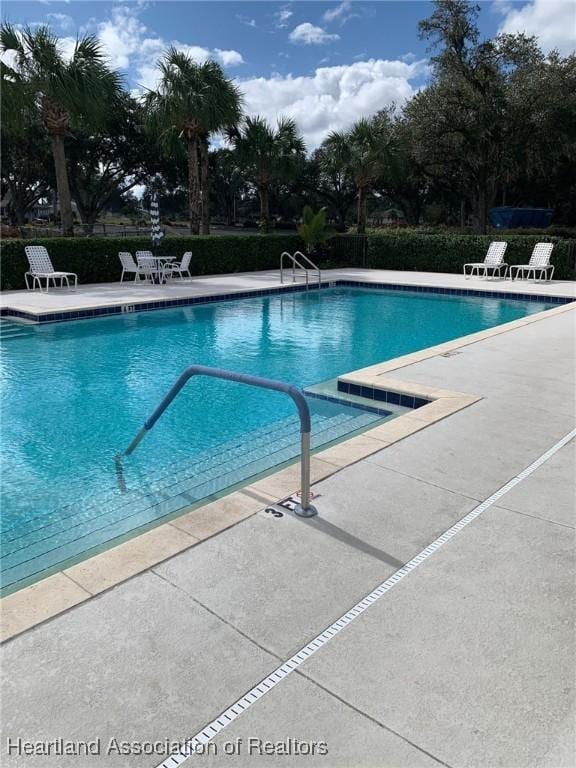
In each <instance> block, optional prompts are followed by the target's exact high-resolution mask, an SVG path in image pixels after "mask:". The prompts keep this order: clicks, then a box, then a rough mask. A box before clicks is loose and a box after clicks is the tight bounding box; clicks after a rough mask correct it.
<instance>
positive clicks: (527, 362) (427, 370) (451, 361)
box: [2, 273, 576, 768]
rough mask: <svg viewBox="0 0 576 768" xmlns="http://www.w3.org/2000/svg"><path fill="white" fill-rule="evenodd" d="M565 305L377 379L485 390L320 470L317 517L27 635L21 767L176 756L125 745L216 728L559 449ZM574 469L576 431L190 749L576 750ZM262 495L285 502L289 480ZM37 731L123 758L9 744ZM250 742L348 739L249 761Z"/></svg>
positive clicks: (254, 535)
mask: <svg viewBox="0 0 576 768" xmlns="http://www.w3.org/2000/svg"><path fill="white" fill-rule="evenodd" d="M387 274H390V273H387ZM410 276H411V277H412V279H414V277H415V273H410ZM260 277H261V276H258V277H257V278H255V279H260ZM457 277H459V276H437V275H436V276H429V275H426V277H425V278H424V279H426V280H429V279H434V280H436V279H440V280H444V279H449V278H450V279H452V278H457ZM244 278H245V276H242V278H241V279H242V280H244ZM214 279H216V278H214ZM229 279H230V280H232V277H230V278H229ZM358 279H364V277H362V278H358ZM406 279H408V278H406ZM380 280H381V277H379V279H378V280H377V282H378V281H380ZM396 281H398V278H397V275H396V276H395V277H394V280H392V282H396ZM470 282H472V281H470ZM477 282H478V283H481V284H482V285H484V286H485V283H484V281H477ZM436 284H445V283H436ZM495 285H496V283H490V290H493V288H492V286H495ZM508 285H509V284H508ZM552 286H554V284H552ZM470 287H472V286H471V285H470ZM525 287H526V288H528V286H525ZM530 287H532V286H530ZM539 288H542V289H543V288H546V289H551V286H549V285H547V286H534V287H533V289H534V290H538V289H539ZM569 289H572V290H573V286H571V285H569V284H563V285H562V288H561V289H559V288H558V287H556V288H555V290H557V291H558V293H557V294H556V295H572V294H570V293H567V291H568V290H569ZM242 290H246V288H243V289H242ZM494 290H495V288H494ZM513 290H517V288H516V286H515V285H514V288H513ZM523 292H525V291H524V286H523ZM558 309H559V310H561V311H558V310H549V311H548V312H546V313H545V314H544V315H540V316H538V317H539V319H538V320H535V319H534V321H531V320H532V318H526V319H525V320H524V321H519V323H517V324H510V325H513V326H514V327H513V328H511V329H508V330H503V329H502V328H500V329H492V332H488V333H487V334H486V335H484V336H483V337H482V338H478V339H477V340H476V341H469V343H468V344H466V346H462V345H457V344H455V343H454V344H452V343H451V344H452V346H451V347H450V348H449V349H445V350H444V352H442V351H438V350H437V351H436V352H435V353H432V354H428V355H420V358H419V359H415V358H413V357H412V359H410V360H406V359H404V360H402V361H389V363H387V364H385V365H384V366H379V367H378V366H376V367H374V368H378V370H376V371H372V374H369V373H366V372H365V374H364V375H372V376H373V377H374V378H375V379H376V378H378V377H382V378H384V377H386V378H388V377H393V379H395V380H401V381H404V382H405V384H406V387H407V388H410V387H414V386H421V387H428V388H430V389H431V390H433V391H442V390H444V391H458V392H460V393H468V395H469V396H473V397H474V401H473V402H471V403H470V404H469V405H468V407H466V408H464V409H462V410H458V411H457V412H454V413H452V415H449V416H447V417H446V418H443V419H442V420H440V421H438V422H437V423H434V424H432V425H430V426H428V427H427V428H426V429H419V430H417V431H414V432H413V433H408V434H406V435H405V436H404V439H402V440H401V441H400V442H396V443H394V444H392V445H389V446H386V447H384V448H383V449H381V450H374V449H375V448H379V446H370V449H371V450H370V452H369V455H367V456H366V457H365V458H362V455H361V453H362V452H361V451H360V452H359V453H357V454H356V458H355V460H356V463H354V464H353V465H352V466H348V467H345V468H343V469H341V470H340V471H336V472H335V473H332V474H331V476H330V477H327V478H326V479H324V480H320V482H318V483H316V485H315V488H314V490H315V491H316V492H317V493H319V494H320V496H319V498H318V500H317V502H316V503H317V506H318V509H319V516H318V518H315V519H313V520H310V521H303V520H301V519H297V518H295V517H293V516H291V515H288V514H287V515H284V516H283V517H281V518H276V517H273V516H271V515H269V514H266V513H265V512H263V511H262V512H257V513H256V514H252V513H249V516H247V517H246V519H244V520H243V521H242V522H239V523H238V524H237V525H235V526H234V527H231V528H229V529H228V530H227V531H225V532H223V533H221V534H220V535H218V536H214V537H213V538H210V539H208V540H207V541H204V542H203V543H201V544H199V545H197V546H193V547H192V548H189V549H187V550H186V551H184V552H182V553H181V554H179V555H177V556H175V557H171V558H169V559H167V560H166V561H165V562H164V563H162V564H160V565H157V566H155V567H154V568H152V569H150V570H148V571H146V572H145V573H142V574H140V575H136V576H134V577H133V578H131V579H130V580H128V581H125V582H124V583H123V584H120V585H118V586H115V587H114V588H112V589H109V590H108V591H105V592H103V593H101V594H100V595H99V596H97V597H94V598H92V599H90V600H88V601H87V602H85V603H84V604H83V605H80V606H78V607H75V608H72V609H70V610H68V611H67V612H66V613H64V614H62V615H60V616H57V617H55V618H53V619H52V620H50V621H48V622H45V623H44V624H41V625H39V626H37V627H35V628H33V629H31V630H29V631H27V632H25V633H23V634H21V635H20V636H18V637H16V638H15V639H13V640H12V641H10V642H8V643H6V644H5V645H4V646H3V649H2V651H3V660H2V670H3V677H4V691H3V697H2V702H3V704H2V706H3V710H4V711H3V718H2V719H3V724H4V726H3V730H4V732H3V744H2V751H3V764H4V761H5V764H6V765H28V764H32V765H34V764H35V765H40V766H44V765H47V766H50V765H58V766H60V765H63V766H66V765H68V764H70V765H71V764H72V763H73V762H74V764H78V763H79V762H80V764H81V765H88V766H89V765H91V764H94V765H102V766H125V765H126V766H131V765H135V766H136V765H138V766H150V768H153V766H156V765H158V764H159V763H160V762H161V760H162V759H163V756H161V755H160V754H157V755H153V756H146V757H142V756H136V755H131V756H122V755H118V754H116V752H115V751H114V743H112V747H111V751H110V753H109V754H106V752H107V750H108V749H109V745H110V741H109V740H110V739H112V738H116V739H118V741H140V742H142V741H146V742H147V741H152V740H163V739H170V740H182V739H183V738H186V737H189V736H191V735H193V734H195V733H197V732H198V731H200V730H201V729H203V728H204V727H205V726H206V725H207V724H208V723H210V721H212V720H213V718H214V717H216V716H218V715H219V714H220V713H221V712H223V711H224V710H225V709H226V708H227V707H229V706H230V705H231V704H233V702H234V701H235V700H236V699H238V698H239V697H240V696H242V695H243V694H244V693H245V692H246V691H247V690H249V689H250V688H251V687H252V686H253V685H255V684H256V683H258V682H259V681H260V680H261V679H262V678H264V677H265V676H266V675H268V674H269V673H270V672H272V670H274V669H275V668H276V667H277V666H278V665H279V663H281V662H282V661H284V660H285V659H286V658H288V657H289V656H290V655H291V654H293V653H294V652H295V651H297V650H298V649H299V648H300V647H302V646H303V645H305V644H306V643H308V642H309V641H310V639H311V638H313V637H314V636H315V635H316V634H318V632H321V631H322V630H323V629H324V628H325V627H326V626H327V625H329V624H330V623H331V622H333V621H334V620H335V619H337V618H338V617H340V616H341V615H342V614H343V613H345V612H346V611H347V610H348V609H349V608H350V607H351V606H352V605H353V604H354V603H355V602H357V601H358V600H361V599H362V598H363V597H364V596H365V595H366V594H367V593H368V592H370V591H371V590H372V589H373V588H374V587H375V586H376V585H377V584H379V583H380V582H382V580H383V579H387V578H388V577H390V576H392V574H394V573H395V572H396V571H397V570H398V568H400V567H401V566H402V565H403V564H404V563H405V562H407V561H408V560H410V559H411V558H413V557H414V556H415V555H416V554H417V553H418V552H420V551H421V550H422V549H423V548H424V547H426V546H427V545H429V544H430V542H431V541H433V540H434V539H435V538H436V537H437V536H438V535H440V534H441V533H442V532H443V531H445V530H447V529H449V528H450V526H452V525H453V524H454V523H455V522H456V521H457V520H459V519H461V518H462V517H463V516H465V515H467V514H468V513H469V512H470V511H471V510H473V509H475V508H476V507H477V506H478V504H479V502H482V501H483V500H484V499H486V498H488V497H489V496H490V495H491V494H493V493H494V492H495V491H497V490H498V489H499V488H500V487H502V486H503V485H504V484H505V483H507V482H508V481H509V480H510V479H511V478H513V477H515V476H516V475H517V474H518V473H519V472H522V471H523V470H524V469H525V468H526V467H527V466H528V465H530V464H531V463H532V462H533V461H534V460H536V459H537V458H538V457H540V456H541V455H542V454H544V452H545V451H547V450H548V449H549V448H551V446H553V445H554V444H555V443H557V441H558V440H560V439H561V438H562V437H564V436H565V435H566V434H568V433H569V432H570V431H571V430H572V429H574V426H575V425H576V403H575V380H576V375H575V364H574V342H575V339H576V325H575V318H576V315H575V312H574V311H573V307H570V306H568V305H567V306H565V307H561V308H558ZM533 317H534V318H536V317H537V316H533ZM527 321H530V322H527ZM440 346H441V347H442V346H444V345H440ZM446 352H449V353H450V354H445V353H446ZM454 353H455V354H454ZM407 357H409V356H407ZM392 371H394V372H393V373H392ZM478 398H481V399H478ZM338 448H339V449H340V451H345V450H346V443H343V444H342V445H341V446H338ZM574 469H576V455H575V443H574V440H572V441H571V442H569V443H568V444H567V445H565V446H564V447H562V448H561V449H560V450H559V451H558V452H557V453H556V454H555V455H554V456H553V457H552V458H550V459H549V460H548V461H546V462H545V463H543V464H542V466H541V467H540V468H538V469H536V471H534V472H533V474H531V475H530V476H529V477H527V478H526V479H524V480H523V481H522V482H521V483H519V484H518V485H517V486H516V487H515V488H514V489H513V490H511V491H509V492H508V493H507V494H506V495H504V496H502V498H501V499H500V500H499V501H498V502H497V503H496V504H494V505H493V506H491V507H490V508H489V509H487V510H486V511H485V512H484V513H483V515H482V516H481V517H479V518H477V519H476V520H475V521H474V522H472V523H471V524H470V525H469V526H468V527H466V528H465V529H463V530H462V531H461V532H460V533H458V535H457V536H456V537H455V538H454V539H452V540H451V541H450V542H449V543H447V544H446V546H445V547H443V548H442V549H441V550H440V551H438V552H436V553H435V554H434V555H432V556H431V557H430V558H429V559H427V560H426V562H423V563H422V565H421V566H420V567H419V568H418V570H416V571H414V572H412V573H410V575H408V576H407V577H406V578H405V579H403V580H402V582H401V583H399V584H398V585H397V586H395V588H394V589H393V591H391V592H390V593H389V594H386V595H385V596H384V597H383V598H382V599H381V600H379V601H378V602H377V603H375V604H374V605H372V606H371V607H370V608H369V609H368V610H367V611H366V612H365V613H364V614H362V615H361V616H359V617H358V618H357V619H356V620H355V622H354V623H353V624H352V625H350V626H349V627H347V628H346V629H345V630H343V631H342V633H340V634H338V636H336V637H334V639H332V640H331V641H330V642H329V643H328V644H327V645H326V646H325V647H323V648H321V649H320V650H319V651H318V653H316V654H315V655H314V656H313V658H310V659H308V660H307V661H305V662H304V663H303V664H302V666H301V667H299V669H298V670H297V671H295V672H294V673H293V674H292V675H290V677H288V678H286V679H285V680H283V681H282V682H280V683H279V684H278V685H277V687H275V688H274V689H272V690H271V691H270V693H268V694H267V695H265V696H263V698H262V700H260V701H257V702H256V703H255V704H254V706H253V707H251V708H250V710H249V711H247V712H245V713H244V714H242V715H241V716H240V717H239V718H238V719H237V720H235V721H234V722H233V723H232V724H231V725H230V726H229V727H228V728H225V729H224V730H223V731H222V732H221V734H219V735H218V737H217V738H216V739H215V742H214V743H215V744H216V747H219V748H220V749H219V755H217V756H201V755H196V756H194V757H193V758H191V759H190V761H189V763H190V765H193V764H194V763H202V761H204V762H205V763H206V764H207V765H223V766H226V765H231V766H234V765H252V764H255V765H270V764H273V765H286V764H292V763H304V764H306V765H307V764H318V765H324V766H336V765H354V766H374V767H376V766H378V768H380V766H388V767H390V768H392V767H394V768H399V767H400V766H402V767H404V766H406V768H412V766H420V765H421V766H432V765H449V766H457V765H468V766H478V767H479V768H480V766H481V767H482V768H485V767H486V766H510V767H511V768H512V767H514V768H516V766H517V768H524V766H549V767H550V768H565V767H566V768H568V767H569V766H572V765H574V759H573V754H574V692H573V679H574V676H573V672H574V635H573V607H574V600H573V598H574V580H573V575H574V570H573V537H574V507H575V500H574V487H573V484H574ZM271 483H272V484H271ZM256 490H257V491H259V492H260V493H262V494H263V495H262V501H261V504H260V506H262V507H264V506H265V505H266V503H267V501H268V500H269V499H270V498H272V497H273V496H274V492H275V491H276V490H278V491H279V493H278V494H277V495H276V497H278V496H279V495H281V494H282V492H283V491H284V490H285V486H280V487H279V488H277V487H276V486H274V485H273V482H272V481H270V482H269V483H268V484H267V486H266V488H264V487H262V488H260V489H256ZM253 501H254V500H253ZM257 506H258V505H257ZM167 556H168V555H167ZM71 583H72V582H71ZM78 589H81V587H78ZM19 736H20V737H22V738H24V739H31V740H34V741H37V740H51V739H55V738H58V737H61V738H63V739H69V740H82V739H83V740H90V739H96V738H100V739H101V744H100V750H101V754H100V756H94V757H89V758H83V759H79V758H78V757H73V756H68V757H66V756H63V757H62V756H58V757H55V756H52V757H44V758H39V757H36V758H35V759H34V758H30V757H26V756H24V755H18V754H17V752H18V749H17V746H16V748H15V750H13V752H12V754H11V755H8V753H7V741H6V740H7V739H12V743H13V744H14V743H15V742H16V739H17V738H18V737H19ZM250 738H254V739H266V740H270V741H285V740H286V739H290V738H291V739H293V740H294V739H298V740H299V741H300V742H302V741H309V742H311V741H316V742H318V741H324V742H327V746H328V755H326V756H321V755H317V756H315V757H309V756H308V757H297V756H292V757H282V756H276V757H275V758H274V759H272V758H266V757H264V756H262V755H257V754H256V755H254V756H252V757H251V758H250V757H249V756H248V754H247V752H248V749H249V742H248V740H249V739H250ZM236 739H241V743H242V746H243V751H242V754H240V756H236V757H234V756H226V755H224V754H222V753H223V745H224V742H225V741H229V742H233V741H235V740H236Z"/></svg>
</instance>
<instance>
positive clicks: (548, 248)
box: [510, 243, 554, 282]
mask: <svg viewBox="0 0 576 768" xmlns="http://www.w3.org/2000/svg"><path fill="white" fill-rule="evenodd" d="M553 248H554V243H536V245H535V246H534V250H533V251H532V256H530V261H529V262H528V264H512V266H511V267H510V277H511V278H512V280H517V279H518V278H519V276H521V278H520V279H524V276H526V279H529V278H530V275H534V282H536V280H538V279H540V280H552V275H553V274H554V264H550V257H551V256H552V249H553ZM513 270H515V271H513ZM548 273H550V277H548ZM536 275H539V278H538V277H536Z"/></svg>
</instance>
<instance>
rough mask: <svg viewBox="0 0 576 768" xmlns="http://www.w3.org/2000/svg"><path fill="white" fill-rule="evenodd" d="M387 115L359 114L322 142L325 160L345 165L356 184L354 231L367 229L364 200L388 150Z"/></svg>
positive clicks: (343, 166)
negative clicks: (358, 117)
mask: <svg viewBox="0 0 576 768" xmlns="http://www.w3.org/2000/svg"><path fill="white" fill-rule="evenodd" d="M390 136H391V130H390V119H389V117H388V115H387V113H385V112H384V113H379V114H378V115H376V116H375V117H373V118H371V119H367V118H361V119H360V120H358V122H356V123H354V125H353V126H352V127H351V128H350V129H349V130H348V131H346V132H340V131H334V132H333V133H331V134H330V135H329V136H328V137H327V139H326V141H325V142H324V143H323V144H322V146H323V148H324V149H325V150H326V155H325V156H326V158H327V162H328V163H329V164H330V165H331V166H333V165H334V163H336V164H338V165H340V166H341V167H342V168H343V169H346V170H347V171H348V172H349V173H350V174H351V175H352V176H353V178H354V181H355V183H356V187H357V188H358V216H357V231H358V234H360V235H363V234H364V233H365V232H366V202H367V200H368V194H369V192H370V190H371V189H372V187H373V185H374V182H375V181H376V180H377V179H378V177H379V176H380V175H381V173H382V170H383V168H384V167H385V164H386V160H387V157H388V155H389V152H390Z"/></svg>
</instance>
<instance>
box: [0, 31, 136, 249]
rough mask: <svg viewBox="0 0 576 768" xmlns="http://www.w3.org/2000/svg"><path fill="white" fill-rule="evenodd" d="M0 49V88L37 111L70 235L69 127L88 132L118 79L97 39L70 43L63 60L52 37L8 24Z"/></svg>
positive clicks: (117, 88)
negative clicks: (4, 57)
mask: <svg viewBox="0 0 576 768" xmlns="http://www.w3.org/2000/svg"><path fill="white" fill-rule="evenodd" d="M0 49H1V50H2V53H7V52H8V53H9V54H10V59H9V61H11V63H8V64H6V62H4V64H5V65H4V67H3V68H2V84H3V85H5V84H6V82H10V83H11V86H13V88H12V91H13V93H14V94H15V98H16V94H18V98H19V99H20V100H21V102H24V101H28V102H29V103H30V105H31V106H33V107H34V109H35V110H36V111H37V113H38V114H39V116H40V119H41V121H42V124H43V126H44V128H45V130H46V132H47V133H48V136H49V138H50V145H51V149H52V156H53V158H54V169H55V172H56V188H57V190H58V198H59V201H60V216H61V219H62V233H63V234H64V235H65V236H70V235H73V234H74V219H73V214H72V202H71V198H70V187H69V184H68V172H67V168H66V153H65V145H64V139H65V138H66V137H68V136H70V135H71V130H72V128H73V127H74V125H80V124H84V125H90V126H91V127H92V129H93V128H94V126H95V125H96V126H97V125H99V124H100V123H101V122H102V121H103V120H104V119H105V117H106V115H107V112H108V110H109V109H110V108H111V105H112V104H113V103H114V100H115V99H116V97H117V96H118V95H119V93H120V89H121V80H120V77H119V76H118V75H117V74H116V73H115V72H113V71H112V70H111V69H109V67H108V66H107V65H106V62H105V60H104V56H103V54H102V50H101V48H100V44H99V42H98V40H97V39H96V38H95V37H94V36H92V35H88V36H86V37H83V38H79V39H78V40H77V41H76V45H75V46H74V50H73V52H72V56H71V58H70V59H69V60H67V59H65V58H64V55H63V54H62V51H61V50H60V48H59V45H58V38H57V37H56V36H55V35H53V34H52V33H51V32H50V30H49V28H48V27H38V28H37V29H35V30H34V31H33V30H31V29H30V28H29V27H26V28H25V29H24V30H22V31H21V32H19V31H16V30H15V29H14V27H12V26H11V25H10V24H6V23H5V24H2V26H1V27H0Z"/></svg>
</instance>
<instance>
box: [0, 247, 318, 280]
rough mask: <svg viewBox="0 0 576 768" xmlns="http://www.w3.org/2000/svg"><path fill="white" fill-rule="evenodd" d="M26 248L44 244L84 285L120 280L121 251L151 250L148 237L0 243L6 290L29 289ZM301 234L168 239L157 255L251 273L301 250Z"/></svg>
mask: <svg viewBox="0 0 576 768" xmlns="http://www.w3.org/2000/svg"><path fill="white" fill-rule="evenodd" d="M26 245H44V246H46V248H47V249H48V253H49V254H50V258H51V259H52V264H53V265H54V269H56V270H63V271H66V272H76V274H77V275H78V282H80V283H109V282H114V281H116V280H120V275H121V273H122V269H121V267H120V260H119V259H118V252H119V251H129V252H130V253H132V254H133V255H134V254H135V252H136V251H146V250H151V248H152V246H151V242H150V238H149V237H89V238H85V237H82V238H80V237H70V238H68V237H50V238H45V239H40V238H39V239H32V238H30V239H26V240H10V241H8V242H4V243H2V247H1V252H0V253H1V257H0V268H1V278H2V279H1V287H2V289H3V290H9V289H17V288H25V282H24V273H25V272H26V271H27V270H28V260H27V259H26V255H25V253H24V246H26ZM302 248H303V243H302V241H301V239H300V238H299V237H298V235H257V234H254V235H230V236H225V235H223V236H219V235H212V236H204V237H203V236H196V237H167V238H164V240H163V241H162V243H161V245H160V247H159V248H158V251H157V252H158V255H161V256H172V257H174V259H176V260H180V259H181V258H182V254H183V253H184V252H185V251H192V254H193V256H192V263H191V265H190V270H191V272H192V274H195V275H216V274H223V273H227V272H253V271H256V270H261V269H278V267H279V263H280V254H281V253H282V251H289V252H290V253H293V252H294V251H297V250H302Z"/></svg>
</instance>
